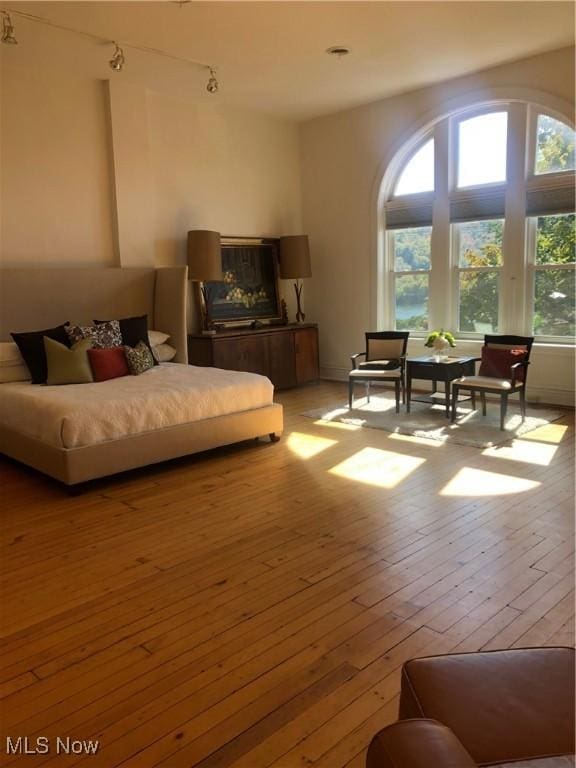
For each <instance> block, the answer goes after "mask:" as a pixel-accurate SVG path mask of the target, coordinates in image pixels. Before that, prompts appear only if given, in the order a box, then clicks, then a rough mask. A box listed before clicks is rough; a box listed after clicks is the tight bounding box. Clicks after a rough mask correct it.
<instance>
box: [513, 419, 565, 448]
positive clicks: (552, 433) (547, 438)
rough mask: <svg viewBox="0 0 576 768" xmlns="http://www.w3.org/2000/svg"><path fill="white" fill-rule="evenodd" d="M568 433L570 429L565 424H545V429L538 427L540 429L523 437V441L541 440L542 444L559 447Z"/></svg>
mask: <svg viewBox="0 0 576 768" xmlns="http://www.w3.org/2000/svg"><path fill="white" fill-rule="evenodd" d="M567 431H568V427H567V426H566V425H565V424H545V425H544V426H543V427H538V429H535V430H533V431H532V432H528V434H526V435H522V440H539V441H540V442H542V443H554V444H555V445H558V444H559V443H561V442H562V440H563V439H564V435H565V434H566V432H567Z"/></svg>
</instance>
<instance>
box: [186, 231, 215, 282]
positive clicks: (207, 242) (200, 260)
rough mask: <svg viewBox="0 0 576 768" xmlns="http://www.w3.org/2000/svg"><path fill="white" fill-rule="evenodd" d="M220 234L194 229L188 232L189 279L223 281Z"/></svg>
mask: <svg viewBox="0 0 576 768" xmlns="http://www.w3.org/2000/svg"><path fill="white" fill-rule="evenodd" d="M222 277H223V275H222V250H221V247H220V232H211V231H210V230H207V229H194V230H193V231H192V232H188V279H189V280H197V281H200V280H202V281H204V282H207V281H209V280H222Z"/></svg>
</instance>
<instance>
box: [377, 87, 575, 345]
mask: <svg viewBox="0 0 576 768" xmlns="http://www.w3.org/2000/svg"><path fill="white" fill-rule="evenodd" d="M574 136H575V134H574V129H573V128H571V127H570V126H569V125H567V124H566V123H565V122H563V121H561V120H560V119H558V117H556V116H553V115H551V114H548V113H546V112H544V111H543V110H541V109H538V108H536V107H534V106H532V105H530V104H526V103H520V102H511V103H509V104H502V103H498V104H495V105H481V106H478V107H476V108H474V109H468V110H466V111H465V112H461V113H458V114H454V115H451V116H450V117H446V118H444V119H443V120H441V121H439V122H438V123H437V124H436V125H435V126H434V128H433V129H431V130H430V132H429V134H428V135H427V136H425V137H423V139H421V140H420V143H419V145H418V148H417V149H416V151H414V152H412V153H411V154H410V155H408V157H407V159H406V160H405V162H404V163H403V164H402V165H401V166H400V168H399V170H398V172H397V174H396V177H395V178H394V179H392V180H391V181H389V182H388V184H387V186H388V189H389V190H390V191H389V193H388V197H387V202H386V203H385V209H384V216H385V230H386V237H385V256H386V258H385V264H386V269H385V275H384V280H385V285H384V286H383V287H384V291H383V292H382V296H383V306H382V307H381V310H382V311H381V313H380V316H381V317H382V318H383V319H384V324H385V326H386V327H395V328H397V329H399V330H411V331H414V332H415V333H418V332H420V333H422V334H424V333H425V332H427V331H428V330H429V329H434V328H440V327H443V328H447V329H448V328H449V329H450V330H452V331H453V332H455V333H457V334H458V335H459V336H461V337H470V338H475V337H480V336H481V335H483V334H484V333H492V332H495V333H529V334H534V335H536V336H537V337H540V338H541V339H542V340H545V341H546V340H549V341H560V342H561V341H564V342H566V341H572V340H573V337H574V333H575V313H574V306H575V274H576V269H575V267H576V265H575V215H574V186H575V152H574ZM435 154H438V156H439V157H436V159H435ZM439 158H441V161H440V162H439Z"/></svg>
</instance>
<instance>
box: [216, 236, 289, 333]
mask: <svg viewBox="0 0 576 768" xmlns="http://www.w3.org/2000/svg"><path fill="white" fill-rule="evenodd" d="M222 272H223V274H224V280H223V281H222V282H207V283H204V284H203V285H204V287H205V289H206V302H207V303H208V305H209V306H208V312H209V316H210V318H211V320H212V322H213V323H214V324H216V325H233V324H239V323H246V322H253V321H254V320H279V319H280V317H281V308H280V299H279V285H278V241H277V240H272V239H264V238H240V237H223V238H222Z"/></svg>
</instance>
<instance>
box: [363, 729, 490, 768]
mask: <svg viewBox="0 0 576 768" xmlns="http://www.w3.org/2000/svg"><path fill="white" fill-rule="evenodd" d="M432 766H434V768H477V764H476V763H475V762H474V761H473V760H472V758H471V757H470V755H469V754H468V752H467V751H466V750H465V749H464V747H463V746H462V744H460V742H459V741H458V739H457V738H456V736H454V734H453V733H452V731H451V730H450V729H449V728H446V726H445V725H441V724H440V723H438V722H437V721H436V720H428V719H414V720H399V721H398V722H397V723H394V724H393V725H389V726H388V727H387V728H384V729H383V730H382V731H380V732H379V733H377V734H376V736H374V738H373V739H372V741H371V742H370V746H369V747H368V755H367V757H366V768H432Z"/></svg>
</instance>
